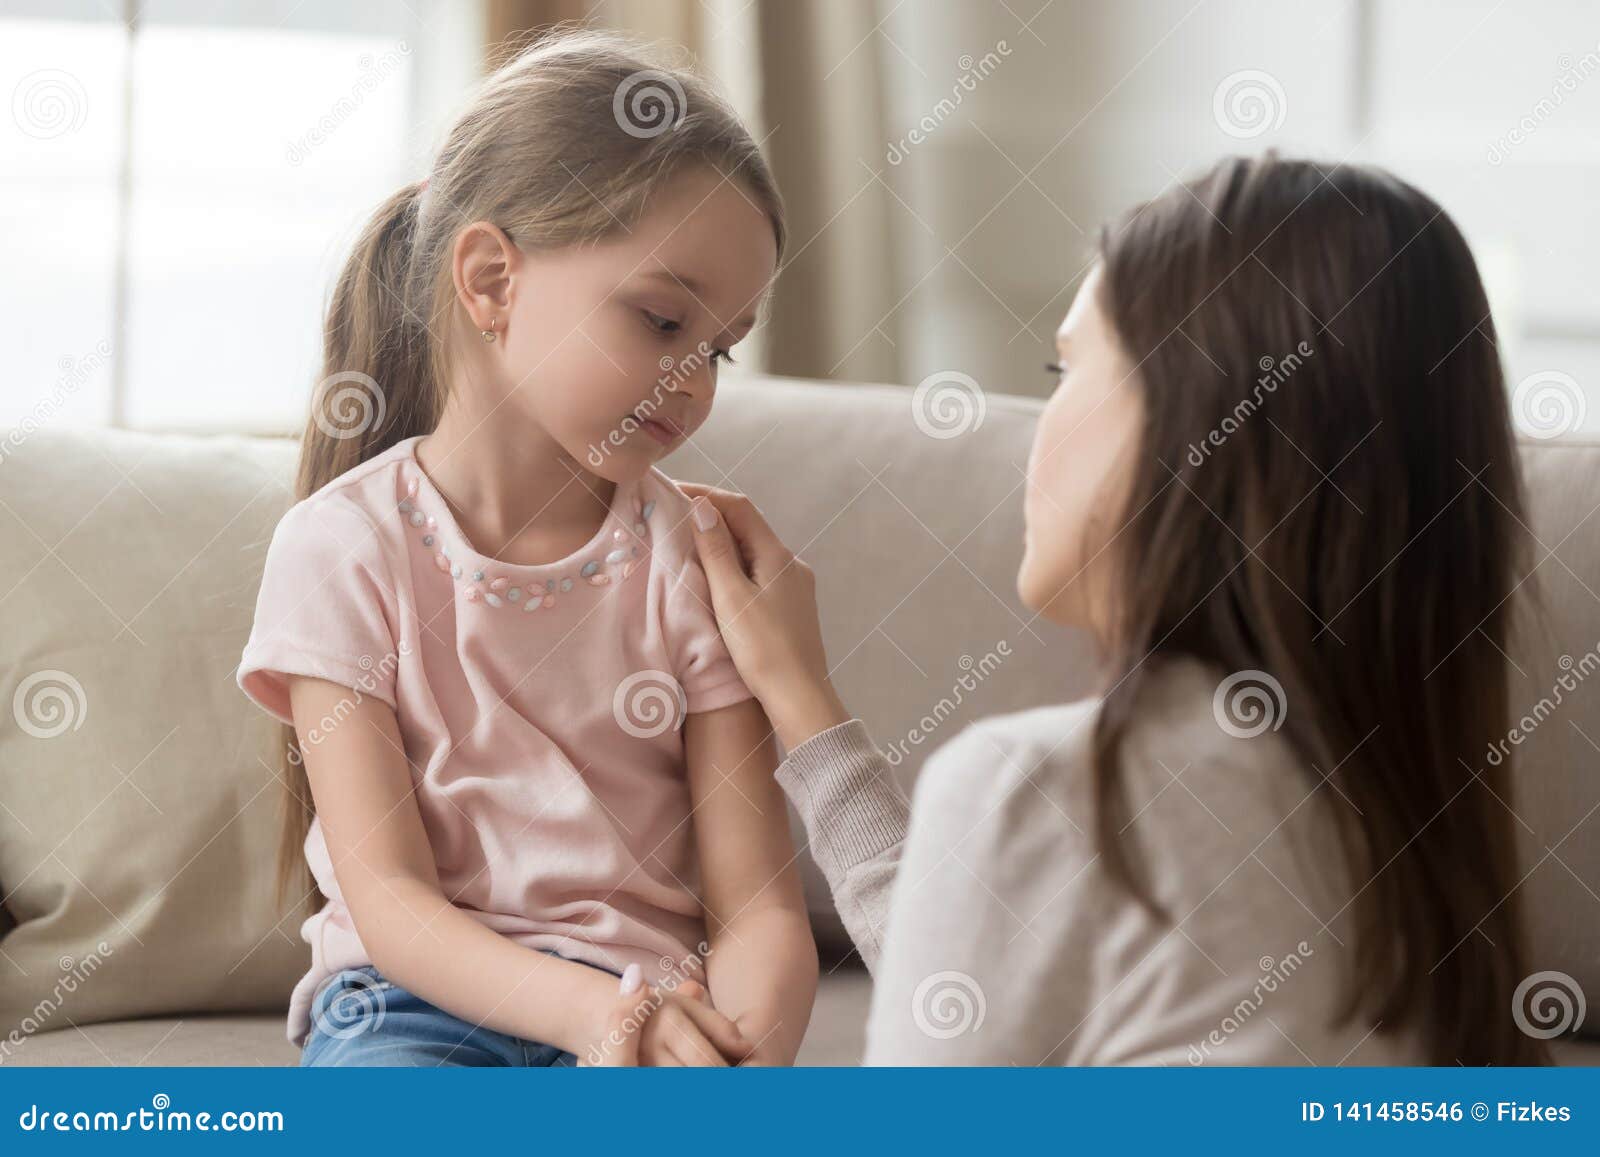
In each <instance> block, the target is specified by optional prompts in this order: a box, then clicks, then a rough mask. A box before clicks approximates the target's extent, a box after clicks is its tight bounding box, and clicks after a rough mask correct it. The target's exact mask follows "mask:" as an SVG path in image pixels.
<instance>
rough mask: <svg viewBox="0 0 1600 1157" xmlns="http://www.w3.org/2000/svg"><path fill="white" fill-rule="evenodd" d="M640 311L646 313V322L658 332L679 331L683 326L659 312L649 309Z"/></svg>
mask: <svg viewBox="0 0 1600 1157" xmlns="http://www.w3.org/2000/svg"><path fill="white" fill-rule="evenodd" d="M639 312H640V313H642V314H644V320H645V322H646V324H648V325H649V326H650V328H651V329H653V330H655V331H656V332H657V333H677V332H678V331H679V330H680V329H682V328H683V326H681V325H680V324H678V323H677V322H675V321H673V320H672V319H671V318H669V317H662V316H661V315H660V314H659V313H651V312H650V311H649V310H648V309H641V310H640V311H639Z"/></svg>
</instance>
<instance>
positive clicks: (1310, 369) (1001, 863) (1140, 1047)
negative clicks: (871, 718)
mask: <svg viewBox="0 0 1600 1157" xmlns="http://www.w3.org/2000/svg"><path fill="white" fill-rule="evenodd" d="M1098 256H1099V259H1098V261H1097V262H1096V264H1095V266H1094V267H1093V269H1092V271H1091V273H1090V274H1089V276H1088V277H1087V279H1086V280H1085V281H1084V283H1083V285H1082V287H1081V289H1080V291H1079V293H1078V295H1077V298H1076V300H1075V302H1074V303H1073V305H1072V308H1071V310H1070V312H1069V313H1068V315H1067V317H1066V320H1065V321H1064V322H1063V324H1062V327H1061V329H1060V332H1059V333H1058V335H1057V342H1058V350H1059V362H1060V364H1059V366H1053V367H1052V369H1054V370H1055V372H1058V373H1059V374H1060V384H1059V386H1058V388H1057V389H1056V391H1055V394H1054V395H1053V396H1052V398H1051V399H1050V402H1049V404H1048V405H1047V407H1046V408H1045V411H1044V414H1043V416H1042V418H1041V420H1040V423H1039V426H1038V430H1037V434H1036V438H1035V443H1034V447H1033V453H1032V456H1031V459H1030V463H1029V471H1028V485H1027V497H1026V523H1027V541H1026V545H1025V549H1024V557H1023V560H1022V564H1021V569H1020V573H1019V575H1018V590H1019V593H1020V595H1021V597H1022V599H1023V601H1024V602H1025V603H1026V604H1027V605H1028V606H1030V607H1031V608H1034V609H1035V610H1037V611H1038V612H1039V613H1040V614H1042V615H1044V616H1046V617H1047V618H1049V619H1051V620H1052V621H1055V622H1058V623H1063V624H1071V625H1075V626H1079V627H1083V628H1086V629H1087V630H1088V631H1089V632H1090V633H1091V634H1092V636H1093V637H1094V639H1095V641H1096V643H1097V646H1098V655H1099V665H1098V674H1099V679H1100V683H1099V686H1100V691H1099V693H1098V694H1097V695H1096V696H1094V697H1093V698H1091V699H1088V700H1085V701H1082V702H1079V703H1073V704H1069V705H1065V706H1054V707H1044V708H1038V709H1035V710H1032V711H1027V712H1022V713H1019V714H1015V715H1010V716H1007V717H1004V718H998V719H989V720H985V721H983V722H980V723H978V724H976V725H974V726H972V727H969V728H967V729H966V730H965V731H964V732H962V734H960V735H959V736H958V737H956V738H955V739H954V740H953V741H952V742H950V743H949V744H947V745H946V746H944V747H943V748H942V749H941V750H940V751H938V752H937V753H936V754H935V755H934V756H932V757H931V758H930V759H929V761H928V763H927V765H926V767H925V768H924V771H923V773H922V777H921V779H920V781H919V783H918V786H917V790H916V793H915V798H914V800H913V804H912V807H911V808H910V813H909V815H908V814H907V809H906V806H905V804H904V803H903V802H902V801H901V800H900V798H899V796H898V795H897V794H896V792H895V791H894V789H893V787H892V785H891V781H890V778H889V775H888V769H887V764H886V762H885V760H884V758H883V756H882V755H881V754H880V753H879V752H878V751H877V749H876V748H875V747H874V746H873V744H872V742H871V740H870V739H869V738H868V736H867V734H866V731H865V729H864V728H863V726H862V724H861V722H860V721H859V720H856V719H852V718H851V716H850V713H849V712H848V711H847V710H846V709H845V708H844V707H843V706H842V704H841V703H840V702H839V700H838V697H837V696H836V695H835V694H834V691H833V689H832V687H831V685H830V683H829V680H828V667H827V661H826V657H825V656H824V654H823V649H822V644H821V635H820V630H819V627H818V624H817V616H816V606H815V599H814V592H813V584H812V578H811V575H810V572H809V571H808V570H807V568H806V567H805V565H804V564H803V563H801V562H800V561H799V560H797V559H795V558H794V557H793V556H792V555H791V554H790V553H789V552H788V551H787V550H786V549H785V548H784V547H783V545H782V543H781V542H779V541H778V539H777V538H776V537H775V536H774V535H773V534H772V531H771V530H770V528H769V527H768V526H767V524H766V523H765V522H764V520H762V518H761V516H760V515H759V513H757V512H756V511H755V509H754V508H753V507H752V506H750V505H749V503H748V502H747V501H746V500H744V499H742V498H740V497H738V496H736V495H730V494H726V493H723V492H718V491H713V490H705V489H700V490H698V491H697V493H698V497H697V498H696V501H695V504H694V506H695V520H696V525H697V535H698V543H699V548H700V552H701V556H702V559H703V561H704V564H705V567H706V570H707V572H708V575H709V578H710V583H711V592H712V596H713V600H714V603H715V607H716V611H717V615H718V618H719V620H720V621H721V624H722V629H723V632H724V636H725V639H726V641H727V643H728V646H729V648H730V651H731V652H732V654H733V657H734V659H735V661H736V662H737V664H738V666H739V669H740V672H741V674H742V675H743V676H744V678H745V680H746V682H747V683H748V684H749V686H750V687H751V688H752V690H754V691H755V693H756V694H757V695H758V696H759V698H760V699H761V701H762V703H763V704H764V705H765V707H766V710H767V713H768V715H769V717H770V718H771V720H772V722H773V725H774V727H775V729H776V731H777V733H778V737H779V738H780V739H781V740H782V742H783V744H784V747H785V749H786V750H787V751H788V752H789V754H788V758H787V759H786V760H785V762H784V764H783V766H782V767H781V768H780V770H779V772H778V776H779V780H780V782H781V783H782V784H783V786H784V788H785V789H786V790H787V792H788V793H789V795H790V798H791V799H792V801H793V802H794V803H795V805H796V807H797V809H798V810H799V812H800V814H801V816H802V818H803V819H804V821H805V824H806V827H807V829H808V831H809V833H810V837H811V842H812V847H813V851H814V852H815V854H816V858H817V860H818V862H819V864H820V865H821V867H822V868H823V870H824V872H825V873H826V874H827V875H828V877H829V881H830V884H831V885H832V888H833V891H834V895H835V898H836V900H837V902H838V906H839V910H840V913H841V915H842V917H843V919H844V921H845V923H846V926H847V928H848V929H849V931H850V932H851V934H852V936H853V938H854V939H855V941H856V943H857V945H858V946H859V947H860V950H861V953H862V955H863V957H864V958H865V959H866V961H867V963H868V965H869V967H871V968H872V970H873V974H874V981H875V993H874V1004H873V1011H872V1014H871V1017H870V1021H869V1025H868V1042H867V1060H868V1061H869V1062H873V1063H929V1062H931V1063H940V1064H944V1063H955V1064H972V1063H979V1064H983V1063H989V1064H1003V1063H1017V1064H1039V1063H1068V1064H1079V1063H1083V1064H1105V1063H1118V1062H1131V1063H1139V1064H1167V1063H1170V1064H1185V1063H1194V1064H1198V1063H1204V1062H1218V1063H1223V1064H1261V1063H1266V1064H1273V1063H1290V1064H1299V1063H1318V1064H1335V1063H1356V1064H1385V1063H1432V1064H1457V1063H1460V1064H1468V1065H1482V1064H1501V1065H1503V1064H1528V1063H1540V1062H1542V1061H1544V1060H1545V1059H1546V1058H1545V1054H1544V1051H1543V1046H1542V1044H1541V1042H1539V1041H1537V1040H1534V1039H1532V1038H1530V1037H1528V1036H1526V1035H1524V1034H1523V1033H1521V1032H1520V1031H1519V1030H1518V1029H1517V1028H1516V1026H1515V1023H1514V1021H1513V1017H1512V992H1513V990H1514V988H1515V987H1516V985H1517V983H1518V981H1519V980H1520V979H1521V978H1522V977H1523V976H1524V975H1525V974H1526V971H1527V966H1526V964H1525V961H1524V949H1523V946H1522V933H1521V930H1520V928H1519V912H1518V909H1519V904H1518V896H1517V892H1516V888H1517V883H1518V881H1517V879H1516V876H1515V873H1514V871H1513V867H1512V853H1511V833H1510V821H1511V815H1510V812H1509V810H1508V808H1507V806H1506V803H1505V800H1506V799H1507V798H1508V790H1507V783H1508V780H1509V777H1510V769H1509V766H1508V765H1507V764H1501V765H1500V766H1497V767H1492V768H1489V767H1483V766H1481V764H1480V762H1479V761H1480V757H1481V753H1482V752H1484V751H1485V750H1487V749H1488V748H1489V747H1490V745H1491V743H1492V741H1493V740H1494V739H1495V738H1496V737H1497V736H1499V735H1500V734H1502V733H1503V731H1504V728H1505V720H1506V719H1507V717H1508V713H1509V707H1508V702H1507V676H1506V659H1505V657H1504V651H1505V649H1506V647H1507V636H1508V633H1509V630H1510V619H1511V615H1512V606H1513V604H1512V602H1511V600H1510V596H1511V594H1512V592H1513V591H1514V590H1515V589H1516V588H1517V586H1518V585H1519V582H1520V580H1521V579H1522V578H1523V576H1524V575H1525V574H1526V573H1527V569H1528V564H1527V562H1526V561H1525V549H1524V545H1525V544H1524V530H1523V521H1524V519H1523V514H1522V511H1523V500H1522V493H1521V482H1520V479H1519V474H1518V468H1517V462H1516V457H1515V448H1514V444H1513V438H1512V431H1511V425H1510V421H1509V417H1508V413H1507V403H1506V397H1505V388H1504V382H1503V381H1502V375H1501V369H1500V364H1499V360H1498V352H1497V350H1496V345H1495V337H1494V329H1493V323H1492V322H1491V321H1490V319H1489V307H1488V304H1487V301H1486V300H1485V295H1484V290H1483V286H1482V283H1481V282H1480V280H1479V277H1478V273H1477V270H1476V268H1475V266H1474V263H1473V260H1472V256H1471V254H1470V252H1469V251H1468V248H1467V245H1466V243H1465V242H1464V240H1463V239H1462V236H1461V234H1460V232H1459V231H1458V230H1457V229H1456V227H1455V225H1454V224H1453V223H1452V222H1451V220H1450V219H1449V218H1448V217H1447V216H1446V215H1445V214H1444V212H1443V210H1442V209H1440V208H1439V206H1438V205H1436V204H1435V203H1434V202H1433V201H1431V200H1430V199H1429V198H1428V197H1426V196H1425V195H1424V194H1422V193H1421V192H1419V191H1417V190H1416V189H1414V188H1412V187H1411V186H1409V185H1407V184H1405V183H1404V182H1402V181H1400V180H1397V179H1396V178H1394V177H1393V176H1391V175H1389V174H1387V173H1385V172H1382V171H1380V170H1376V169H1370V168H1359V167H1349V166H1343V165H1332V166H1329V165H1322V164H1317V163H1312V162H1306V161H1286V160H1279V159H1276V158H1273V157H1267V158H1257V159H1239V158H1232V159H1228V160H1225V161H1223V162H1221V163H1220V164H1218V165H1217V166H1216V167H1215V168H1213V169H1212V170H1211V171H1210V172H1208V173H1206V174H1205V175H1204V176H1202V177H1200V178H1198V179H1196V180H1194V181H1192V182H1190V183H1188V184H1186V185H1184V186H1182V187H1176V188H1173V189H1171V190H1169V191H1168V192H1166V193H1165V194H1163V195H1162V196H1160V197H1158V198H1156V199H1155V200H1153V201H1151V202H1149V203H1147V204H1144V205H1141V206H1139V207H1138V208H1136V209H1134V210H1133V211H1131V212H1129V213H1128V214H1127V215H1126V216H1125V217H1124V218H1123V219H1122V220H1121V221H1120V222H1118V223H1116V224H1114V225H1113V226H1111V227H1109V228H1108V229H1106V230H1105V232H1104V233H1103V235H1102V238H1101V243H1100V247H1099V255H1098Z"/></svg>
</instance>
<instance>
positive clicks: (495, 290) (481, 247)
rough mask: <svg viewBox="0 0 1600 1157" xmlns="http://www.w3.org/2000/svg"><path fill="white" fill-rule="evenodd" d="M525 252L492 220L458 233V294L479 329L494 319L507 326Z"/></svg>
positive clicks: (455, 265) (455, 266)
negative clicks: (507, 316) (515, 280)
mask: <svg viewBox="0 0 1600 1157" xmlns="http://www.w3.org/2000/svg"><path fill="white" fill-rule="evenodd" d="M522 260H523V254H522V251H521V250H520V249H518V248H517V247H516V246H515V245H514V244H512V241H511V238H510V237H508V236H506V233H505V230H503V229H501V228H500V227H499V226H498V225H495V224H493V223H492V222H489V221H474V222H473V223H472V224H470V225H468V226H467V227H466V228H464V229H462V230H461V232H460V233H459V234H457V236H456V243H455V252H454V253H453V254H452V261H451V273H452V275H453V277H454V280H455V287H456V296H457V298H459V299H460V301H461V304H462V306H463V307H465V309H466V311H467V316H468V317H470V318H471V319H472V323H473V325H475V326H477V327H478V328H479V329H489V328H490V325H489V323H490V322H491V321H498V322H499V323H500V328H502V329H503V328H504V325H505V317H506V314H507V313H508V312H509V310H510V307H511V287H512V279H513V277H514V276H515V274H516V273H517V271H518V269H519V267H520V265H521V263H522Z"/></svg>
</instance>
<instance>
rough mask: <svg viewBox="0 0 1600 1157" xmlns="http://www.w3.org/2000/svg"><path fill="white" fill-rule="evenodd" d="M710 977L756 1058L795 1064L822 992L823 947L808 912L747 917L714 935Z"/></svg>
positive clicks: (777, 910) (720, 1004) (715, 995)
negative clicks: (819, 966)
mask: <svg viewBox="0 0 1600 1157" xmlns="http://www.w3.org/2000/svg"><path fill="white" fill-rule="evenodd" d="M710 948H711V951H710V953H709V954H708V955H707V957H706V979H707V984H708V987H709V988H710V990H711V1000H712V1003H713V1004H714V1005H716V1007H717V1010H718V1011H720V1012H721V1013H722V1014H723V1015H724V1016H726V1017H728V1018H729V1019H730V1020H732V1021H733V1022H734V1023H735V1024H737V1025H738V1026H739V1030H740V1031H741V1032H742V1033H743V1034H744V1035H745V1037H746V1038H747V1039H749V1040H750V1041H751V1042H752V1043H753V1044H755V1045H756V1046H757V1049H756V1053H757V1055H756V1058H755V1059H756V1060H757V1061H760V1062H764V1063H767V1064H781V1065H789V1064H793V1063H794V1058H795V1056H796V1055H797V1054H798V1053H799V1051H800V1042H801V1040H802V1039H804V1037H805V1032H806V1026H807V1024H808V1023H809V1022H810V1020H811V1005H812V1002H813V1001H814V1000H815V999H816V994H817V945H816V940H815V939H814V938H813V937H812V935H811V923H810V920H809V919H808V917H807V916H806V913H805V911H804V910H803V909H800V910H796V909H793V908H789V907H787V906H771V907H768V908H764V909H760V910H751V911H750V912H747V913H744V914H741V916H740V917H739V918H738V919H737V920H736V921H734V922H733V923H731V924H729V925H727V926H725V927H723V928H722V929H720V930H719V931H717V932H715V933H713V935H712V937H711V940H710Z"/></svg>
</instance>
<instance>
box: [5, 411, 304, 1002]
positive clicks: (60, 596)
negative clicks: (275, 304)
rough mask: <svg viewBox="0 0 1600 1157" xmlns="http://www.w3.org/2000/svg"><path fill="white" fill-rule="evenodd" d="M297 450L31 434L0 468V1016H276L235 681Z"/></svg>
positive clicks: (266, 841)
mask: <svg viewBox="0 0 1600 1157" xmlns="http://www.w3.org/2000/svg"><path fill="white" fill-rule="evenodd" d="M291 458H292V451H291V449H290V447H289V446H287V445H285V444H276V443H272V442H264V441H257V440H250V439H241V438H175V437H156V436H150V435H142V434H132V433H126V432H115V431H84V432H54V431H38V432H35V433H33V434H32V435H30V436H29V437H28V438H27V439H26V440H25V441H24V442H22V444H21V445H20V446H16V447H15V448H12V449H11V450H10V452H9V453H8V454H7V455H6V457H5V459H4V462H3V464H0V538H3V540H4V541H5V543H6V548H5V550H4V551H3V552H0V613H3V614H4V616H5V622H6V647H5V653H4V658H3V660H0V663H3V668H0V670H3V674H4V678H3V680H0V691H3V692H4V695H5V697H6V701H7V702H8V703H9V704H10V707H11V711H12V719H11V720H8V722H13V723H14V724H15V726H8V727H6V728H5V729H4V730H3V731H0V803H3V805H4V806H0V895H3V896H4V899H5V907H6V909H7V912H8V914H9V915H10V917H11V918H12V919H14V920H15V921H16V922H17V926H16V927H15V928H14V929H12V930H11V931H10V933H9V934H7V935H6V936H5V939H4V940H3V941H0V971H3V972H4V974H5V982H4V983H3V984H0V1024H4V1025H5V1026H7V1029H8V1030H9V1029H10V1028H11V1027H12V1026H21V1031H22V1032H24V1033H26V1032H29V1031H33V1030H35V1029H38V1028H50V1027H56V1026H60V1025H64V1024H68V1023H85V1022H90V1021H96V1020H105V1019H115V1018H121V1017H128V1016H141V1015H154V1014H163V1013H180V1012H205V1011H233V1010H240V1009H277V1008H281V1007H282V1006H283V1004H284V1002H285V999H286V996H287V993H288V988H289V985H291V984H292V983H293V981H294V979H295V978H296V977H297V976H298V975H299V974H300V972H301V971H302V969H303V966H304V956H305V951H304V945H303V944H301V943H300V940H299V937H298V935H297V927H296V923H295V922H294V921H293V920H280V918H279V916H278V914H277V913H276V912H275V911H274V910H273V907H272V905H271V902H270V900H271V893H270V886H271V881H272V868H271V865H272V857H273V854H274V849H275V846H276V838H277V823H276V821H277V815H278V806H279V792H280V790H281V789H280V786H279V780H278V779H277V770H276V765H275V763H274V760H273V756H274V753H275V752H276V750H277V748H278V739H277V733H276V731H275V727H274V725H272V724H271V723H270V722H269V721H268V720H267V718H266V717H265V716H264V715H262V713H261V712H259V711H257V710H255V709H254V708H253V707H251V706H250V705H249V704H248V703H247V702H245V701H244V700H243V696H241V695H240V694H239V691H238V688H237V687H236V686H235V685H234V682H233V671H234V668H235V666H236V664H237V662H238V658H239V651H240V648H241V646H242V644H243V640H244V637H245V632H246V631H247V630H248V628H249V623H250V617H251V614H252V611H253V609H254V603H255V587H256V582H257V577H258V571H259V568H260V565H261V560H262V557H263V554H264V552H265V549H266V544H267V541H268V538H269V536H270V534H271V531H272V527H273V525H274V524H275V522H276V521H277V518H278V516H279V515H280V514H281V512H282V511H283V509H284V506H285V504H286V501H287V498H288V489H287V486H286V479H287V478H288V476H289V465H290V461H291Z"/></svg>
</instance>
